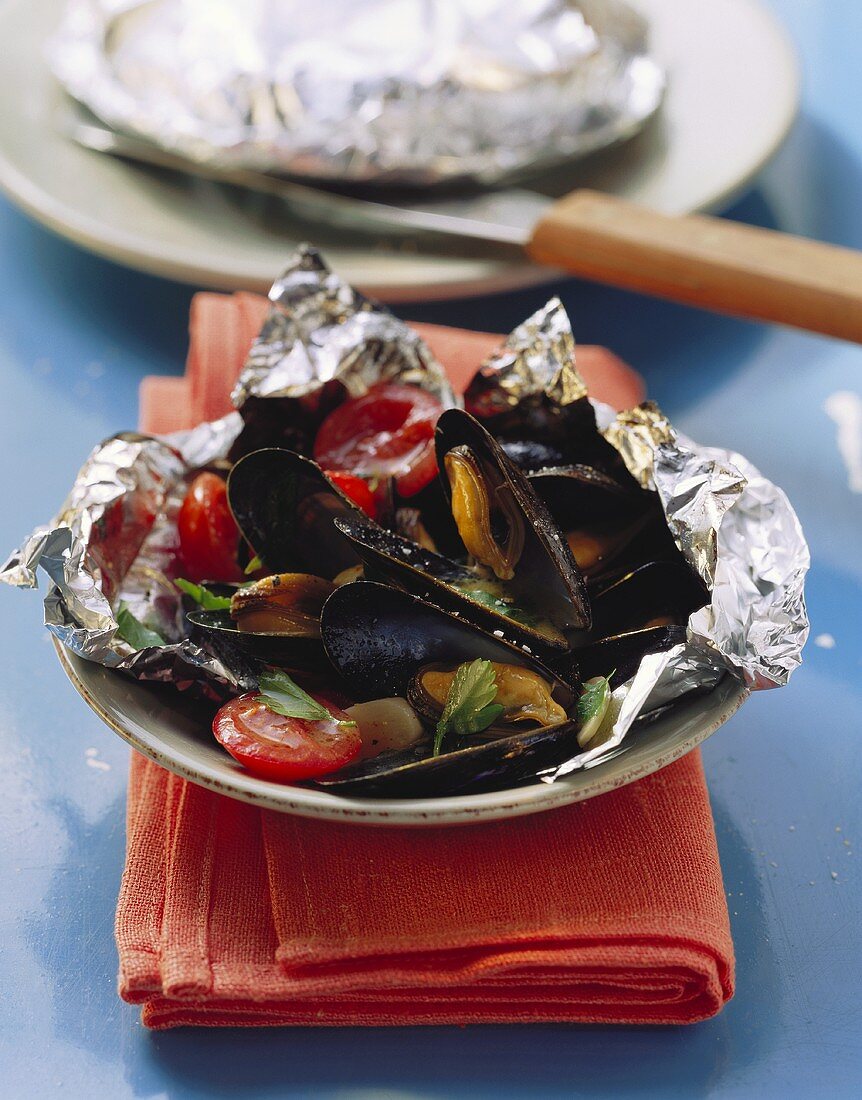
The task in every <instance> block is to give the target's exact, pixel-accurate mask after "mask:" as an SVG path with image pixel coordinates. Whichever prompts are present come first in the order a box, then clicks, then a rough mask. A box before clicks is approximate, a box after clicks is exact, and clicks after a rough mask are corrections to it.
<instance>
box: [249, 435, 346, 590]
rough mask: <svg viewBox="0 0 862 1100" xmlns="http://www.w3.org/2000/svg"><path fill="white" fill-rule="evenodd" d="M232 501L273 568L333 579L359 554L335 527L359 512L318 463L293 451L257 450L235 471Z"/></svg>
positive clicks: (252, 541)
mask: <svg viewBox="0 0 862 1100" xmlns="http://www.w3.org/2000/svg"><path fill="white" fill-rule="evenodd" d="M227 493H228V503H229V504H230V509H231V511H232V512H233V515H234V518H235V519H236V522H237V524H238V525H239V528H240V530H241V531H242V534H243V536H244V537H245V539H246V540H247V541H248V543H249V545H250V546H251V547H252V549H253V550H254V552H255V554H257V555H258V556H259V557H260V558H261V560H262V561H263V563H264V566H265V567H266V568H267V570H269V571H271V572H273V573H287V572H291V571H300V572H307V573H315V574H317V575H318V576H322V577H326V578H327V579H328V580H331V579H332V578H333V577H335V576H337V575H338V574H339V573H341V572H342V571H343V570H345V569H349V568H350V567H351V566H355V565H356V564H357V563H358V558H357V556H356V554H355V553H354V552H353V550H352V548H351V546H350V544H349V543H348V542H347V541H346V539H344V538H342V536H341V534H340V532H339V531H338V530H337V529H336V528H335V527H334V525H333V520H334V519H335V518H336V517H337V516H342V517H343V516H348V515H351V514H352V513H353V512H355V511H356V509H355V507H354V505H353V504H352V503H351V502H350V501H349V500H348V499H347V497H346V496H344V494H343V493H341V492H340V491H339V490H338V489H337V488H336V487H335V486H334V485H333V484H332V483H331V482H330V481H329V479H328V478H327V477H326V475H325V474H324V473H323V471H322V470H321V469H320V467H319V466H318V465H317V463H316V462H312V461H311V459H308V458H303V457H302V456H301V455H298V454H296V453H295V452H293V451H285V450H281V449H280V448H277V447H269V448H266V449H264V450H260V451H254V452H252V453H251V454H249V455H246V456H245V458H241V459H240V460H239V462H237V464H236V465H235V466H234V468H233V469H232V470H231V473H230V477H229V478H228V482H227Z"/></svg>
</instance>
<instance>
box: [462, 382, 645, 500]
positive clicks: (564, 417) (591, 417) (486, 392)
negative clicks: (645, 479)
mask: <svg viewBox="0 0 862 1100" xmlns="http://www.w3.org/2000/svg"><path fill="white" fill-rule="evenodd" d="M495 375H496V372H495V371H493V370H490V371H484V370H479V371H478V372H477V373H476V374H475V375H474V377H473V379H472V381H471V382H470V385H469V386H468V387H467V389H466V391H465V393H464V408H465V409H466V410H467V411H468V412H469V413H471V414H472V415H473V416H475V417H476V418H477V419H478V420H479V421H481V423H482V424H483V425H484V426H485V427H486V428H487V429H488V431H490V432H491V434H492V435H493V436H494V437H495V438H496V439H499V440H501V441H502V442H503V443H507V442H509V441H513V442H521V441H524V440H537V441H539V442H540V443H542V444H543V445H545V446H548V447H553V448H555V449H556V451H557V452H558V453H559V455H560V459H559V462H561V463H565V464H570V463H585V464H587V465H589V466H594V467H596V468H597V469H599V470H602V471H604V472H605V473H608V474H610V475H611V476H612V477H615V478H617V479H618V480H620V481H621V482H623V483H627V482H631V483H632V484H633V485H634V480H633V479H632V477H631V474H630V473H629V472H628V470H627V469H626V466H625V463H624V462H623V460H622V457H621V455H620V453H619V451H617V449H616V448H615V447H614V446H613V445H612V444H610V443H608V441H607V440H606V439H605V438H604V436H603V435H602V434H601V433H600V432H599V430H598V427H597V425H596V413H595V409H594V408H593V406H592V403H591V402H590V399H589V398H588V397H581V398H579V399H578V400H575V401H571V402H570V403H569V404H568V405H560V404H559V403H557V402H556V401H552V400H551V399H550V398H548V397H547V396H546V395H545V394H533V395H531V396H529V397H525V398H522V399H521V400H520V401H518V402H517V403H516V404H514V405H512V404H509V402H508V401H505V402H502V401H501V400H500V394H499V388H498V384H497V381H496V378H495Z"/></svg>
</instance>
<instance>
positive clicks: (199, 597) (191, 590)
mask: <svg viewBox="0 0 862 1100" xmlns="http://www.w3.org/2000/svg"><path fill="white" fill-rule="evenodd" d="M174 584H175V585H176V586H177V588H179V590H180V591H181V592H185V594H186V595H187V596H191V598H192V599H193V600H194V601H195V603H196V604H197V605H198V607H200V608H202V609H203V610H204V611H229V610H230V596H217V595H216V594H215V592H210V590H209V589H208V588H206V587H205V586H204V585H202V584H192V582H191V581H187V580H184V579H183V578H182V577H178V578H177V579H176V580H175V581H174Z"/></svg>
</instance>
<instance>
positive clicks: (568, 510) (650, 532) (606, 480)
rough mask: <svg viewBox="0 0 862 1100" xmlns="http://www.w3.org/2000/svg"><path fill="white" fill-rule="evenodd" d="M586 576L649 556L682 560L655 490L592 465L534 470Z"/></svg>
mask: <svg viewBox="0 0 862 1100" xmlns="http://www.w3.org/2000/svg"><path fill="white" fill-rule="evenodd" d="M529 480H530V485H531V487H532V488H533V489H534V490H535V492H536V494H537V495H538V496H539V497H541V499H542V500H543V501H544V503H545V505H546V506H547V508H548V511H549V512H550V514H551V515H552V516H553V518H554V520H555V522H556V523H557V524H558V525H559V527H560V529H561V530H562V531H563V532H564V533H565V536H566V542H567V544H568V547H569V549H570V550H571V552H572V554H573V556H574V558H575V561H577V563H578V566H579V568H580V569H581V572H582V573H583V574H584V577H585V578H586V581H587V585H588V587H591V586H592V583H593V582H594V581H595V580H596V579H597V578H602V577H605V576H607V575H608V574H609V573H610V572H613V571H617V572H621V571H623V572H624V571H626V570H627V569H630V568H631V567H632V566H634V565H636V564H640V563H641V562H644V561H657V560H662V559H679V558H680V554H679V550H678V549H677V547H676V544H675V543H674V541H673V538H672V536H671V534H670V532H669V530H668V528H667V523H666V521H665V519H664V514H663V512H662V509H661V505H660V503H659V500H658V496H657V495H656V494H655V493H651V492H647V491H645V490H643V489H640V488H639V487H638V486H637V485H636V484H635V483H634V482H633V481H632V482H631V483H630V484H628V485H624V484H621V483H620V482H619V481H617V480H615V479H614V478H612V477H609V476H608V475H607V474H604V473H602V471H601V470H597V469H595V468H594V467H591V466H583V465H572V466H560V467H548V468H546V469H543V470H537V471H534V472H533V473H531V474H530V475H529Z"/></svg>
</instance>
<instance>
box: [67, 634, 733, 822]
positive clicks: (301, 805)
mask: <svg viewBox="0 0 862 1100" xmlns="http://www.w3.org/2000/svg"><path fill="white" fill-rule="evenodd" d="M52 640H53V643H54V648H55V649H56V651H57V656H58V658H59V660H60V665H61V667H62V668H63V671H64V672H65V673H66V675H67V677H68V678H69V680H70V681H71V683H72V685H73V687H74V688H75V690H76V691H77V692H78V694H79V695H80V696H81V698H82V699H83V700H84V701H85V702H86V703H87V705H88V706H89V707H90V709H91V710H92V711H93V712H94V713H95V714H97V715H98V716H99V718H101V720H102V721H103V722H104V723H105V724H106V725H107V726H108V727H109V728H110V729H112V730H113V731H114V732H115V733H116V734H118V735H119V736H120V737H121V738H122V739H123V740H124V741H126V743H127V744H129V745H130V746H131V747H132V748H133V749H135V750H136V751H137V752H140V753H141V754H142V755H144V756H146V757H148V758H149V759H150V760H153V761H154V762H155V763H156V764H159V765H160V766H161V767H163V768H166V769H167V770H168V771H171V772H173V773H174V774H176V775H179V776H181V777H182V778H183V779H187V780H189V781H190V782H192V783H195V784H197V785H198V786H202V787H205V788H207V789H209V790H211V791H214V792H216V793H217V794H221V795H226V796H228V797H232V798H236V799H239V800H240V801H242V802H247V803H250V804H252V805H256V806H259V807H261V808H264V809H270V810H276V811H278V812H281V813H292V814H295V815H298V816H300V817H308V818H316V819H318V820H325V821H335V822H341V823H343V824H361V825H384V826H385V825H388V826H402V827H403V826H406V827H417V826H420V827H421V826H443V825H466V824H478V823H481V822H489V821H500V820H504V819H507V818H513V817H521V816H526V815H528V814H534V813H544V812H546V811H548V810H553V809H556V808H559V807H562V806H566V805H569V804H571V803H574V802H581V801H584V800H586V799H588V798H594V797H595V796H597V795H601V794H604V793H606V792H607V791H610V790H614V789H616V788H618V787H622V786H625V785H627V784H628V783H632V782H635V781H636V780H638V779H643V778H644V777H645V776H647V775H651V774H652V773H653V772H656V771H659V770H660V769H661V768H664V767H666V766H667V765H668V764H671V763H673V762H674V761H675V760H678V759H680V758H681V757H682V756H685V755H686V754H687V753H689V752H691V751H692V750H693V749H695V748H697V746H698V745H700V744H701V743H702V742H703V741H705V740H706V738H707V737H709V736H711V735H712V734H713V733H715V731H716V730H717V729H719V728H720V727H721V726H722V725H723V724H724V723H725V722H726V721H727V720H728V719H729V718H731V717H732V715H734V714H735V713H736V711H737V710H739V708H740V707H741V706H742V704H743V703H744V702H745V700H746V699H747V698H748V696H749V694H750V692H749V691H748V689H747V688H746V687H745V685H744V684H742V683H741V682H740V681H738V680H736V679H735V678H734V677H732V676H730V675H728V676H726V677H725V678H724V679H723V680H722V681H721V683H720V684H719V685H718V686H717V687H716V688H715V689H714V690H713V691H712V692H710V693H709V694H708V695H703V696H699V697H698V698H697V699H694V700H691V701H689V702H688V703H683V704H682V705H683V706H688V707H690V708H694V707H696V706H697V705H698V703H700V705H701V706H702V705H703V700H705V699H710V698H713V697H714V696H715V692H717V691H722V690H723V692H724V696H725V697H724V698H723V699H722V701H721V703H720V706H719V708H718V712H717V714H715V715H714V716H713V717H711V718H710V719H709V720H708V721H706V722H705V723H703V724H698V725H696V727H695V729H694V730H693V731H692V732H691V733H689V734H688V735H686V736H684V737H683V738H681V739H680V740H679V741H678V742H677V743H675V744H674V745H673V746H671V747H668V748H667V749H664V750H662V751H660V752H656V753H653V754H652V755H650V756H649V757H647V758H646V759H644V760H642V761H640V762H638V763H635V762H634V761H632V760H630V761H629V766H628V767H623V768H622V770H621V768H620V764H619V761H624V760H625V757H626V755H627V754H625V753H620V754H619V755H617V756H613V757H609V758H608V760H607V761H605V762H600V763H598V764H596V765H595V766H594V767H593V768H590V769H589V770H587V769H584V770H581V771H578V772H576V773H574V774H575V776H577V777H579V779H581V777H583V776H585V775H587V774H589V775H590V776H591V779H590V781H589V782H587V783H584V782H583V781H582V780H581V781H579V782H574V781H573V780H572V779H570V778H568V777H563V778H561V779H559V780H557V781H556V782H555V783H552V784H550V783H542V782H539V783H533V784H530V785H528V786H523V787H517V788H514V789H511V790H502V791H492V792H487V793H483V794H466V795H453V796H442V797H439V798H412V799H406V798H405V799H359V798H347V797H345V796H343V795H338V794H334V793H330V792H325V791H318V790H315V789H314V788H305V787H291V786H289V785H287V784H280V783H275V782H273V781H271V780H265V779H258V778H256V777H255V776H252V775H250V774H249V773H247V772H245V771H244V770H242V769H241V768H240V767H239V765H235V770H233V769H231V770H228V771H227V772H220V771H219V770H218V769H216V768H214V767H213V766H212V765H210V764H208V763H207V762H206V761H202V760H199V759H196V758H195V755H194V753H193V752H176V751H170V750H168V749H166V748H165V747H163V746H162V747H160V745H159V743H158V735H157V734H155V733H154V734H153V737H152V739H150V740H148V739H146V738H145V737H143V736H141V735H140V734H139V733H137V732H135V730H134V729H133V728H132V726H131V724H124V723H123V722H122V721H120V720H119V719H118V718H117V717H116V716H115V715H113V714H111V713H110V712H109V710H108V709H107V708H106V706H105V705H104V703H103V702H102V701H101V700H100V698H99V697H98V695H97V694H95V693H94V692H93V691H92V690H91V688H90V687H89V686H88V685H87V684H86V683H85V682H84V680H83V679H82V678H81V676H80V674H79V672H78V669H77V667H76V664H78V663H80V664H82V665H85V664H90V662H86V661H85V660H84V659H83V658H81V657H78V656H76V655H74V654H72V653H70V652H69V651H68V650H67V649H66V647H65V646H64V645H63V643H62V642H60V641H59V639H57V638H56V637H54V638H53V639H52ZM92 667H93V668H94V669H98V670H99V673H103V674H105V675H109V676H118V677H119V676H121V675H122V674H121V673H119V672H117V671H115V670H112V669H106V668H102V667H101V666H97V665H93V666H92ZM123 680H124V681H125V682H126V683H127V684H128V685H129V686H130V687H135V688H137V689H138V690H145V689H146V685H145V684H143V683H142V682H140V681H135V680H132V679H127V678H126V677H123ZM662 720H663V719H659V720H658V722H657V723H656V724H657V725H658V723H660V722H661V721H662ZM615 762H616V766H614V764H615ZM225 763H227V761H225ZM231 764H232V762H231Z"/></svg>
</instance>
